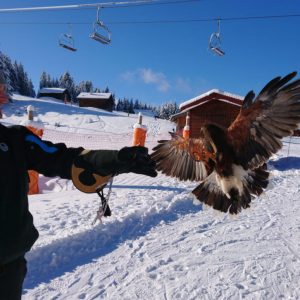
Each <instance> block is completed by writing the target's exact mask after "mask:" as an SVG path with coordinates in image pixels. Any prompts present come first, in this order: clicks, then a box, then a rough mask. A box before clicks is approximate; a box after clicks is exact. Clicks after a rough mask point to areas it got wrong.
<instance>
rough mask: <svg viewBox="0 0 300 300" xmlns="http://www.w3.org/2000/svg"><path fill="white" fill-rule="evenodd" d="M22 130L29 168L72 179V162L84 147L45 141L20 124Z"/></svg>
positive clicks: (50, 175)
mask: <svg viewBox="0 0 300 300" xmlns="http://www.w3.org/2000/svg"><path fill="white" fill-rule="evenodd" d="M20 131H21V137H22V139H23V142H24V144H23V145H24V149H25V157H26V165H27V169H28V170H34V171H37V172H39V173H41V174H43V175H45V176H48V177H54V176H59V177H61V178H66V179H71V166H72V163H73V161H74V159H75V158H76V157H77V155H78V154H79V153H80V152H82V150H83V148H81V147H79V148H67V147H66V145H65V144H63V143H60V144H53V143H51V142H49V141H44V140H42V139H40V138H39V137H38V136H36V135H35V134H34V133H32V132H31V131H29V130H28V129H27V128H26V127H23V126H20Z"/></svg>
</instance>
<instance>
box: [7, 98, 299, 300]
mask: <svg viewBox="0 0 300 300" xmlns="http://www.w3.org/2000/svg"><path fill="white" fill-rule="evenodd" d="M20 100H22V99H20ZM30 102H31V101H29V100H28V99H27V98H24V100H22V101H20V103H19V104H18V103H17V101H16V103H14V104H11V105H10V106H9V107H8V109H6V110H5V111H4V112H5V114H6V117H7V121H8V122H11V123H18V122H19V121H21V119H22V117H21V114H20V113H15V110H16V107H18V111H19V112H23V111H24V110H25V108H26V105H28V104H31V103H30ZM36 104H37V105H38V109H37V112H38V114H39V116H40V118H41V119H43V120H45V122H48V125H47V127H46V128H48V129H51V130H54V129H55V130H58V131H69V132H72V133H77V132H78V133H87V132H89V133H91V134H92V133H93V132H96V131H97V133H99V136H101V137H102V138H103V140H104V141H105V145H104V147H108V148H109V147H117V146H120V145H122V143H123V145H124V143H125V141H126V143H127V142H128V137H130V132H131V130H132V124H134V122H135V121H136V116H135V117H134V116H129V117H128V116H126V114H124V115H122V114H121V115H116V116H115V118H112V116H113V115H112V114H110V113H106V112H103V113H100V114H99V111H98V110H93V109H92V110H86V109H80V108H78V107H72V108H71V112H68V111H67V110H68V109H69V110H70V107H67V106H65V105H63V104H59V103H55V104H53V103H52V104H51V103H50V102H46V101H45V102H43V103H39V102H36ZM112 120H113V121H112ZM56 122H58V123H60V124H61V125H62V126H60V127H57V126H55V123H56ZM145 122H146V123H147V125H148V128H149V130H148V137H149V138H150V141H151V146H152V144H153V145H154V142H155V140H156V139H160V138H161V137H167V132H168V131H170V130H171V128H172V126H169V127H168V126H167V122H166V121H162V120H154V119H153V118H150V117H149V118H147V117H146V118H145ZM99 131H101V132H99ZM109 132H115V133H116V136H118V137H121V139H120V140H119V141H118V143H115V142H113V140H112V139H111V133H109ZM122 135H123V137H122ZM99 139H100V140H101V138H99ZM288 140H289V139H287V140H286V141H288ZM109 141H111V144H109ZM102 142H103V141H102ZM107 143H108V144H107ZM299 144H300V141H299V138H296V139H295V142H293V143H292V144H291V145H290V148H288V144H287V143H285V144H284V147H283V149H282V151H281V152H279V153H278V154H277V155H275V156H274V157H273V159H272V160H271V161H270V163H269V167H270V169H271V170H272V177H271V182H270V185H269V187H268V189H267V190H266V192H265V193H264V194H263V195H261V197H259V198H256V199H254V200H253V202H252V205H251V208H250V209H247V210H244V211H243V212H242V213H241V214H239V215H238V216H229V215H227V214H221V213H218V212H216V211H214V210H212V209H211V208H208V207H206V206H202V205H194V204H193V197H192V196H191V194H190V192H191V191H192V189H193V188H194V187H195V185H196V183H190V182H178V181H177V180H174V179H171V178H168V177H165V176H163V175H159V176H158V177H156V178H149V177H145V176H137V175H135V174H128V175H120V176H118V177H117V178H115V180H114V183H113V190H112V194H111V198H110V207H111V209H112V213H113V215H112V216H111V217H109V218H105V219H104V220H103V224H99V223H98V224H97V225H95V226H92V225H91V223H92V221H93V219H94V217H95V213H96V211H97V209H98V206H99V203H100V199H99V198H98V196H97V195H93V194H92V195H85V194H82V193H80V192H78V191H77V190H75V189H74V187H73V185H72V183H71V182H70V181H68V180H63V179H59V178H46V177H41V189H42V190H43V192H44V193H43V194H40V195H34V196H30V199H29V202H30V203H29V204H30V210H31V212H32V214H33V216H34V220H35V224H36V226H37V228H38V230H39V232H40V238H39V239H38V241H37V243H36V244H35V245H34V247H33V249H32V250H31V252H29V253H28V255H27V259H28V275H27V278H26V280H25V283H24V288H25V290H24V295H23V299H25V300H38V299H41V300H44V299H46V300H48V299H56V300H57V299H68V300H69V299H71V300H73V299H87V300H91V299H114V300H115V299H121V300H123V299H128V300H129V299H130V300H132V299H143V300H144V299H145V300H148V299H157V300H161V299H170V300H173V299H300V284H299V282H300V213H299V212H300V201H299V200H300V199H299V198H300V197H299V191H300V188H299V183H298V182H299V175H300V145H299ZM288 151H289V154H290V156H291V157H286V155H287V153H288Z"/></svg>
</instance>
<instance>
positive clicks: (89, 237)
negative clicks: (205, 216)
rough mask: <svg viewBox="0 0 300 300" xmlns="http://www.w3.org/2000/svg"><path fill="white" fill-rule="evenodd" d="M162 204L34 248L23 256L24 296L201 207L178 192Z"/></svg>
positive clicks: (184, 194)
mask: <svg viewBox="0 0 300 300" xmlns="http://www.w3.org/2000/svg"><path fill="white" fill-rule="evenodd" d="M122 188H124V187H123V186H122ZM148 188H149V187H148ZM153 188H154V189H155V188H156V187H153ZM161 188H162V187H160V189H161ZM170 190H171V188H170ZM173 190H174V189H173ZM176 198H177V199H176ZM164 201H167V203H168V205H167V207H164V208H161V209H159V210H158V209H157V208H155V207H153V208H150V209H149V210H148V211H142V212H140V213H131V214H129V215H127V216H126V217H125V218H124V219H123V220H121V221H118V220H115V221H114V222H111V223H107V224H104V225H97V226H95V227H93V228H91V229H88V230H87V231H85V232H82V233H79V234H75V235H72V236H70V237H66V238H63V239H61V240H58V241H55V242H53V243H52V244H50V245H46V246H44V247H38V248H34V249H33V250H32V251H31V252H29V253H28V255H27V260H28V262H29V273H28V276H27V278H26V280H25V283H24V290H25V293H26V289H32V288H34V287H36V286H38V285H39V284H41V283H48V282H50V281H51V280H52V279H54V278H56V277H59V276H62V275H63V274H65V273H66V272H73V271H74V270H75V269H76V268H77V267H78V266H81V265H85V264H88V263H91V262H93V260H95V259H98V258H100V257H102V256H105V255H106V254H108V253H110V252H112V251H114V250H115V249H117V248H118V246H119V245H120V244H121V243H123V242H125V241H127V240H133V239H137V238H139V237H141V236H145V235H146V234H147V233H148V232H149V231H150V230H151V229H153V228H154V227H155V226H159V225H160V224H161V222H164V223H171V222H174V221H176V220H178V219H180V218H181V217H182V216H185V215H188V214H194V213H197V212H199V211H201V210H202V206H196V205H194V204H193V202H192V200H191V196H190V195H189V193H187V192H185V193H181V189H178V191H175V192H174V193H173V194H172V195H169V196H168V197H166V198H165V199H164Z"/></svg>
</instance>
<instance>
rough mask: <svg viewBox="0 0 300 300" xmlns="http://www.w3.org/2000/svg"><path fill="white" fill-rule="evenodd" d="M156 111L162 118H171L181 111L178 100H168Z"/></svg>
mask: <svg viewBox="0 0 300 300" xmlns="http://www.w3.org/2000/svg"><path fill="white" fill-rule="evenodd" d="M156 112H157V115H158V116H159V117H160V118H161V119H166V120H169V119H170V117H171V116H172V115H174V114H176V113H178V112H179V107H178V105H177V103H176V102H174V103H173V102H167V103H164V104H162V105H161V106H159V107H158V108H157V109H156Z"/></svg>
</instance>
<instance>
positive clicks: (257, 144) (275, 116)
mask: <svg viewBox="0 0 300 300" xmlns="http://www.w3.org/2000/svg"><path fill="white" fill-rule="evenodd" d="M296 74H297V73H296V72H293V73H290V74H288V75H287V76H285V77H283V78H281V77H276V78H274V79H273V80H271V81H270V82H269V83H268V84H267V85H266V86H265V87H264V88H263V89H262V90H261V92H260V93H259V95H258V96H257V97H256V98H255V94H254V93H253V92H252V91H251V92H249V93H248V94H247V95H246V97H245V99H244V102H243V105H242V108H241V110H240V113H239V114H238V116H237V118H236V119H235V121H234V122H233V123H232V124H231V126H230V127H229V128H228V131H227V135H228V141H229V144H230V145H231V146H232V147H233V149H235V151H236V154H237V157H238V159H239V160H240V163H241V164H242V165H244V166H245V167H250V168H256V167H258V166H260V165H262V164H263V163H264V162H266V161H267V160H268V159H269V157H270V156H271V155H272V154H274V153H276V152H277V151H278V150H279V149H280V148H281V147H282V142H281V139H282V138H283V137H285V136H288V135H291V134H292V133H293V130H295V129H296V128H297V124H298V123H299V122H300V79H297V80H294V81H293V82H290V81H291V80H292V79H293V78H294V77H295V76H296Z"/></svg>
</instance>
